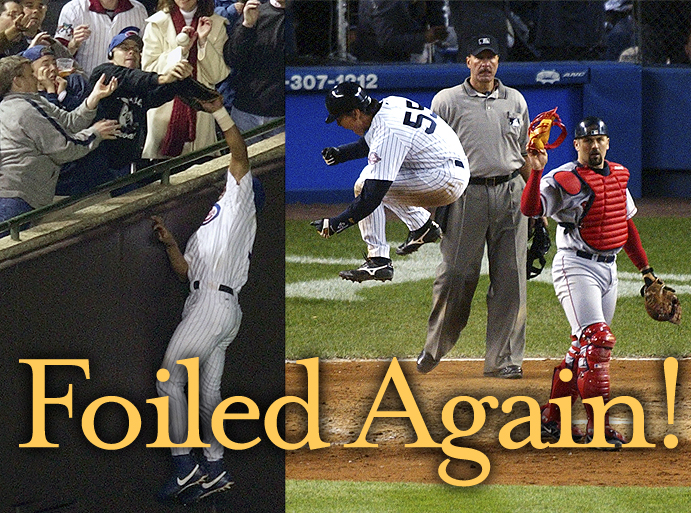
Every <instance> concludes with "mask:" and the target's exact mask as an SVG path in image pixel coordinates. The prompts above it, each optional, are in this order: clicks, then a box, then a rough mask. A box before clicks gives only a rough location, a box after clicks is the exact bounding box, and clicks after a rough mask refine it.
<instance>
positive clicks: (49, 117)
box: [0, 55, 119, 222]
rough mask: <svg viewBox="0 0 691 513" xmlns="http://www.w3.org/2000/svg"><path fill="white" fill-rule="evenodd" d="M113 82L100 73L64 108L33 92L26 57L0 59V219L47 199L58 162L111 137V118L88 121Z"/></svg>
mask: <svg viewBox="0 0 691 513" xmlns="http://www.w3.org/2000/svg"><path fill="white" fill-rule="evenodd" d="M116 87H117V80H116V79H113V80H111V81H110V82H109V83H108V84H106V83H105V77H102V78H101V80H99V81H98V83H97V84H96V85H95V87H94V89H93V91H92V92H91V94H90V95H89V96H88V98H87V99H86V100H84V102H83V103H82V104H81V105H80V106H79V107H77V108H76V109H75V110H73V111H72V112H67V111H64V110H61V109H59V108H57V107H55V106H54V105H52V104H51V103H50V102H48V101H47V100H46V99H44V98H42V97H41V96H40V95H39V94H38V81H37V79H36V77H35V76H34V74H33V72H32V69H31V62H30V61H29V60H28V59H26V58H24V57H20V56H18V55H13V56H10V57H5V58H3V59H0V96H1V97H2V101H1V102H0V222H2V221H5V220H7V219H9V218H11V217H15V216H17V215H19V214H22V213H24V212H28V211H30V210H33V209H35V208H40V207H43V206H46V205H48V204H50V203H51V202H52V201H53V197H54V195H55V183H56V182H57V179H58V173H59V172H60V166H61V165H62V164H64V163H66V162H70V161H72V160H76V159H78V158H81V157H83V156H84V155H86V154H87V153H89V152H90V151H91V150H93V149H95V148H96V147H97V146H98V145H99V143H100V142H101V140H103V139H114V138H115V135H116V134H117V131H118V127H119V125H118V122H117V121H115V120H102V121H98V122H97V123H95V124H94V125H93V126H89V125H91V123H92V121H93V120H94V117H95V116H96V107H97V106H98V102H99V101H100V100H101V99H102V98H105V97H106V96H109V95H110V94H111V93H112V92H113V91H114V90H115V88H116Z"/></svg>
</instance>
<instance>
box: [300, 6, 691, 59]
mask: <svg viewBox="0 0 691 513" xmlns="http://www.w3.org/2000/svg"><path fill="white" fill-rule="evenodd" d="M337 4H339V5H346V6H347V14H346V19H345V23H346V25H347V30H348V38H347V52H346V55H345V56H344V55H343V52H342V47H339V46H338V45H339V43H338V41H339V39H338V37H337V34H338V31H339V28H342V24H343V21H340V22H339V19H338V18H339V16H338V14H339V11H338V5H337ZM291 11H292V12H291V13H290V16H289V22H290V23H291V24H292V27H293V28H294V30H295V35H294V38H293V40H292V41H289V44H291V43H292V44H294V45H295V48H294V50H292V51H291V52H289V54H288V55H287V58H288V63H289V64H296V65H301V64H308V65H309V64H317V63H329V62H333V61H343V60H347V61H349V62H356V61H357V62H414V63H428V62H454V61H456V60H458V61H459V62H463V61H464V60H465V55H464V51H463V49H464V48H466V46H467V44H468V35H470V34H478V33H484V34H489V35H492V36H494V37H495V38H496V40H497V44H498V45H499V50H500V52H501V55H502V60H503V61H554V60H559V61H565V60H577V61H586V60H610V61H627V62H637V63H643V64H648V65H670V64H671V65H680V64H682V65H683V64H687V65H688V64H691V60H690V59H689V57H688V55H687V54H686V51H685V46H686V44H687V41H688V39H689V36H690V35H691V2H686V1H679V0H677V1H656V2H648V1H644V0H589V1H582V2H574V1H569V0H550V1H530V0H517V1H508V0H505V1H499V0H485V1H471V0H464V1H455V0H446V1H445V0H348V1H347V2H336V1H331V2H322V1H310V0H301V1H300V2H296V4H295V6H294V8H293V9H292V10H291ZM339 23H340V26H339ZM459 48H460V49H461V51H460V55H459V53H458V49H459Z"/></svg>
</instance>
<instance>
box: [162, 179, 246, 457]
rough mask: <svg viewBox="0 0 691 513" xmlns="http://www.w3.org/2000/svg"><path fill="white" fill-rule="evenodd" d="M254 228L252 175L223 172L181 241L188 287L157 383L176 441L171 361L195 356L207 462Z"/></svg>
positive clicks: (182, 413) (177, 397)
mask: <svg viewBox="0 0 691 513" xmlns="http://www.w3.org/2000/svg"><path fill="white" fill-rule="evenodd" d="M256 231H257V221H256V210H255V206H254V192H253V190H252V174H251V173H247V174H246V175H245V176H244V177H243V178H242V180H240V183H239V184H238V183H237V182H236V181H235V179H234V178H233V176H232V175H231V174H230V173H228V177H227V182H226V190H225V192H224V194H223V195H222V196H221V198H219V200H218V202H217V203H216V204H215V205H214V206H213V207H212V208H211V211H210V212H209V214H208V216H207V217H206V219H205V220H204V222H203V223H202V225H201V226H200V227H199V228H198V229H197V231H196V232H195V233H194V234H193V235H192V237H190V239H189V241H188V242H187V248H186V250H185V260H186V261H187V263H188V264H189V270H188V273H187V274H188V277H189V279H190V285H191V291H190V295H189V297H188V298H187V300H186V301H185V308H184V310H183V312H182V321H181V322H180V324H179V325H178V327H177V328H176V330H175V333H174V334H173V337H172V338H171V340H170V343H169V344H168V349H167V350H166V354H165V357H164V358H163V363H162V364H161V368H164V369H167V370H168V371H169V372H170V378H169V379H168V381H165V382H162V383H161V382H158V383H157V389H158V393H159V395H160V396H168V397H169V398H170V399H169V401H170V436H171V440H172V441H173V442H174V443H180V442H182V441H184V440H185V439H186V437H187V420H188V419H187V398H186V396H185V384H186V383H187V371H186V369H185V367H184V366H182V365H179V364H176V363H175V362H177V361H178V360H181V359H186V358H195V357H196V358H199V365H200V398H199V399H200V413H201V426H202V431H203V440H204V442H205V443H209V444H210V445H211V447H208V448H207V447H205V448H204V454H205V456H206V458H207V459H208V460H210V461H212V460H218V459H221V458H222V457H223V446H222V445H221V444H220V443H218V441H216V440H215V438H214V437H213V432H212V429H211V416H212V415H213V412H214V410H215V409H216V407H217V406H218V405H219V404H220V402H221V393H220V387H221V377H222V375H223V367H224V364H225V351H226V348H227V347H228V346H229V345H230V343H231V342H232V341H233V340H234V339H235V336H236V335H237V333H238V330H239V329H240V322H241V320H242V312H241V310H240V305H239V303H238V293H239V292H240V289H241V288H242V286H243V285H244V284H245V283H246V281H247V274H248V271H249V264H250V255H251V252H252V245H253V244H254V238H255V234H256ZM219 286H224V288H225V290H219ZM228 287H230V288H232V292H231V291H230V290H229V289H228ZM189 452H190V449H189V448H182V449H181V448H173V449H172V453H173V455H181V454H188V453H189Z"/></svg>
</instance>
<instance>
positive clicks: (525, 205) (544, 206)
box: [521, 117, 681, 450]
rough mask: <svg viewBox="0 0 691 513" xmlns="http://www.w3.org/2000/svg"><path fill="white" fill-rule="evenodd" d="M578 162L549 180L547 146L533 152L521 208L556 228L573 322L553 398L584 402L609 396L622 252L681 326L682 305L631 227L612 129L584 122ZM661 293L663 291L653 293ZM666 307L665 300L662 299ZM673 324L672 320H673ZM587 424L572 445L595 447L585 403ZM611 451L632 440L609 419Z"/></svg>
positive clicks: (550, 431) (555, 424)
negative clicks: (610, 156)
mask: <svg viewBox="0 0 691 513" xmlns="http://www.w3.org/2000/svg"><path fill="white" fill-rule="evenodd" d="M573 144H574V148H575V149H576V152H577V154H578V158H577V160H575V161H573V162H569V163H567V164H564V165H562V166H560V167H558V168H556V169H554V170H552V171H550V172H548V173H547V174H546V175H545V176H544V177H543V176H542V170H543V169H544V167H545V165H546V164H547V152H546V151H545V149H544V148H543V149H537V147H534V148H533V149H530V150H529V151H528V156H527V159H528V161H529V163H530V165H531V166H532V171H531V174H530V178H529V179H528V182H527V184H526V187H525V189H524V191H523V197H522V199H521V211H522V212H523V213H524V214H525V215H527V216H531V217H537V216H543V215H547V216H550V217H552V218H553V219H554V220H555V221H556V222H557V223H558V227H557V237H556V240H557V253H556V255H555V256H554V260H553V263H552V277H553V280H554V290H555V292H556V293H557V297H558V298H559V301H560V303H561V304H562V306H563V308H564V312H565V314H566V317H567V319H568V321H569V324H570V325H571V347H570V349H569V351H568V352H567V354H566V356H565V357H564V360H563V361H562V362H561V363H560V364H559V365H558V366H557V367H556V368H555V369H554V375H553V378H552V389H551V392H550V399H553V398H558V397H569V396H570V397H571V401H572V403H573V402H575V401H576V399H577V398H578V396H579V395H580V397H581V398H583V399H588V398H591V397H602V398H603V400H604V402H605V403H606V402H607V401H609V397H610V373H609V362H610V358H611V355H612V350H613V349H614V345H615V343H616V337H615V336H614V333H612V330H611V328H610V324H611V322H612V318H613V316H614V310H615V307H616V301H617V283H618V280H617V263H616V259H617V254H618V253H619V252H620V251H621V250H622V249H623V250H624V251H625V252H626V254H627V256H628V257H629V258H630V259H631V261H632V262H633V264H634V265H635V266H636V268H638V269H639V270H640V271H641V274H642V276H643V279H644V283H645V285H644V291H643V292H644V295H645V294H646V291H647V293H648V294H649V295H650V296H651V299H650V301H648V300H647V301H646V305H647V303H648V302H650V303H653V299H652V296H653V295H655V296H656V297H657V296H663V297H664V296H666V297H667V298H669V299H668V300H667V303H668V304H669V306H668V307H666V309H664V310H663V309H662V308H661V309H660V311H662V312H663V313H662V314H661V315H659V316H660V320H670V321H672V322H674V320H677V321H678V317H675V316H677V315H679V316H680V315H681V310H680V309H679V307H678V305H679V303H678V300H675V299H676V298H675V299H671V296H669V294H670V293H671V294H673V292H671V289H669V287H667V291H666V292H665V291H664V289H665V287H664V284H663V283H662V281H661V280H659V278H657V277H656V276H655V274H654V273H653V270H652V268H651V267H650V265H649V264H648V257H647V255H646V253H645V251H644V250H643V246H642V244H641V238H640V235H639V233H638V230H637V229H636V225H635V224H634V222H633V219H632V218H633V216H634V214H635V213H636V206H635V204H634V202H633V199H632V197H631V194H630V193H629V190H628V187H627V183H628V179H629V171H628V169H626V168H625V167H624V166H622V165H620V164H616V163H614V162H609V161H607V160H605V156H606V154H607V150H609V132H608V129H607V126H606V125H605V123H604V121H602V120H601V119H600V118H596V117H587V118H585V119H583V120H582V121H581V122H580V123H578V125H577V126H576V129H575V131H574V143H573ZM656 290H659V291H660V293H659V294H657V293H656V292H655V291H656ZM660 303H661V304H662V301H660ZM673 319H674V320H673ZM564 369H569V370H571V371H572V378H571V379H570V380H569V381H568V382H566V381H562V380H561V379H560V371H562V370H564ZM586 414H587V417H588V423H587V427H586V431H585V432H582V431H581V430H580V429H578V428H576V427H572V428H571V431H572V436H573V439H574V441H576V442H578V441H585V442H586V443H588V442H590V441H591V440H592V438H593V430H594V425H595V419H594V417H593V410H592V408H591V407H590V406H589V405H586ZM604 420H605V433H604V434H605V439H606V441H607V447H605V448H606V449H610V450H616V449H619V448H620V447H621V446H622V445H623V444H625V443H627V442H626V439H625V438H624V436H623V435H622V434H621V433H619V432H618V431H616V430H615V429H614V428H612V426H610V423H609V415H605V419H604ZM542 435H543V438H546V439H551V440H558V439H559V438H560V436H561V425H560V415H559V409H558V407H557V406H555V405H554V404H553V403H548V404H547V405H545V406H544V407H543V409H542Z"/></svg>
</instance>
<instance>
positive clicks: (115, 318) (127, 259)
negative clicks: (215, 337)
mask: <svg viewBox="0 0 691 513" xmlns="http://www.w3.org/2000/svg"><path fill="white" fill-rule="evenodd" d="M283 151H284V147H283V146H282V147H281V153H282V152H283ZM217 160H218V161H221V162H222V164H221V166H225V165H227V157H225V158H224V157H221V158H219V159H217ZM283 165H284V162H283V155H282V154H281V155H280V158H277V159H273V160H268V161H266V162H264V164H263V165H261V166H255V169H254V170H255V171H257V170H259V171H260V172H261V171H265V172H264V173H263V174H261V176H260V180H261V181H262V183H263V186H264V188H265V191H266V205H265V207H264V210H263V211H262V212H261V213H260V214H259V216H258V232H257V238H256V243H255V246H254V252H253V255H252V263H251V270H250V276H249V281H248V283H247V284H246V286H245V287H244V288H243V289H242V291H241V293H240V303H241V305H242V310H243V321H242V327H241V330H240V333H239V335H238V337H237V339H236V340H235V341H234V342H233V343H232V344H231V346H230V347H229V348H228V350H227V358H226V365H225V372H224V380H223V386H222V395H223V397H229V396H236V395H237V396H245V397H248V398H250V399H252V400H253V401H255V402H256V403H257V405H258V406H259V409H260V412H261V413H262V420H259V421H233V422H230V421H228V422H226V432H227V434H228V436H229V438H230V439H231V440H234V441H237V442H247V441H250V440H253V439H254V438H256V437H257V436H258V437H260V438H261V439H262V441H261V442H260V443H259V444H258V445H257V446H255V447H254V448H252V449H249V450H246V451H231V450H226V456H225V459H226V463H227V465H228V467H229V469H230V471H231V473H232V474H233V475H234V477H235V480H236V483H237V484H236V485H235V487H234V488H233V489H232V490H231V491H230V492H228V493H225V494H218V496H217V497H216V498H215V499H214V501H215V507H216V508H217V511H248V512H266V511H282V510H283V507H284V500H285V499H284V476H285V474H284V453H283V451H282V450H279V449H278V448H276V447H275V446H274V445H273V444H272V443H271V442H270V441H269V440H268V438H267V436H266V434H265V431H264V425H263V414H264V412H265V411H266V409H267V408H268V406H269V405H270V404H271V403H272V402H274V401H275V400H276V399H278V398H280V397H283V395H284V250H283V248H284V224H283V219H284V208H283V207H284V167H283ZM219 171H220V174H219V173H216V175H215V176H216V180H214V181H212V182H211V183H207V184H206V185H203V186H201V187H196V188H193V189H192V190H188V191H186V192H184V193H181V194H175V190H176V187H181V186H179V185H171V186H169V187H167V188H162V189H161V191H165V198H164V199H161V198H160V197H158V196H157V194H155V193H154V194H153V196H152V198H150V199H149V200H142V201H141V202H140V203H141V207H140V208H134V209H133V210H132V211H130V213H129V214H126V215H122V216H111V217H110V218H109V219H108V220H107V221H101V222H97V223H94V225H93V227H92V228H90V229H85V230H79V229H76V230H73V234H72V235H71V236H67V237H57V238H55V240H53V241H52V242H51V243H50V244H48V245H47V246H45V247H42V248H37V249H34V250H31V251H29V252H26V253H24V254H22V255H20V256H15V257H12V258H9V259H5V260H0V311H2V319H3V320H2V331H1V333H2V335H1V341H2V344H1V347H2V349H3V356H2V359H0V362H1V363H0V375H2V377H3V380H4V382H5V385H4V386H3V387H2V390H1V391H0V418H1V419H2V423H1V425H2V429H3V432H2V438H1V440H2V445H1V449H0V461H3V462H4V463H5V464H6V469H7V472H5V476H4V478H3V479H2V480H1V481H0V511H12V512H13V513H34V512H38V511H42V512H47V511H59V512H61V513H68V512H69V513H71V512H84V513H93V512H96V511H98V512H106V513H110V512H113V513H115V512H117V513H130V512H131V513H142V512H146V513H155V512H164V511H165V512H174V511H210V510H211V505H212V501H211V500H208V501H206V502H205V503H202V504H200V505H199V506H197V507H194V508H191V509H190V508H184V507H182V506H179V507H171V506H169V505H162V504H159V503H158V502H157V501H156V500H155V494H156V492H157V491H158V489H159V488H160V487H161V486H162V484H163V483H164V481H165V480H166V479H167V478H168V477H169V473H170V472H172V464H171V458H170V451H169V450H168V449H151V448H146V447H145V445H146V444H147V443H152V442H153V441H154V440H155V438H156V426H157V418H158V417H157V415H156V411H155V409H154V407H153V406H152V405H150V404H146V400H147V399H151V398H154V397H156V388H155V383H156V377H155V376H156V371H157V370H158V368H159V365H160V362H161V360H162V357H163V354H164V352H165V349H166V346H167V343H168V340H169V339H170V336H171V335H172V333H173V331H174V329H175V327H176V326H177V324H178V322H179V321H180V313H181V311H182V307H183V302H184V300H185V297H186V294H187V288H186V286H185V285H184V284H182V283H180V282H178V281H177V279H176V277H175V276H174V274H173V273H172V271H171V270H170V267H169V264H168V261H167V257H166V254H165V250H164V249H163V248H162V246H161V244H160V243H159V242H158V241H157V240H156V239H155V238H154V237H153V235H152V231H151V224H152V223H151V221H150V218H149V217H150V216H151V215H152V214H158V215H161V216H163V217H164V219H165V220H166V222H167V224H168V226H169V228H170V229H171V231H172V232H173V233H174V234H175V235H176V237H177V239H178V241H179V243H180V244H181V247H184V244H185V242H186V240H187V239H188V237H189V236H190V235H191V234H192V233H193V231H194V230H195V229H196V228H197V227H198V226H199V225H200V223H201V222H202V221H203V220H204V218H205V216H206V214H207V212H208V211H209V209H210V207H211V205H213V203H214V202H215V201H216V199H217V198H218V196H219V192H220V190H221V188H222V186H223V185H224V181H225V179H224V177H225V173H224V172H223V170H222V169H220V170H219ZM219 178H222V179H220V180H219ZM147 187H148V188H152V187H154V186H153V185H151V186H147ZM133 194H137V192H135V193H133ZM161 194H163V192H162V193H161ZM109 201H110V202H111V203H112V204H116V203H117V202H119V201H122V202H125V201H127V199H126V197H124V196H123V197H120V198H114V199H112V200H109ZM37 228H39V227H37ZM26 237H29V235H28V234H27V235H26ZM2 254H3V253H2V251H0V257H1V256H2ZM38 358H47V359H58V358H61V359H78V358H79V359H88V360H89V371H90V379H86V378H85V375H84V372H83V371H82V370H81V369H80V368H78V367H67V366H65V367H49V369H48V371H47V387H46V388H47V396H48V397H51V396H53V397H59V396H64V395H65V394H66V393H67V390H68V386H69V385H70V384H71V385H72V395H73V404H74V406H73V412H72V418H69V417H68V412H67V409H66V408H65V407H63V406H59V405H49V406H47V407H46V412H47V413H46V425H47V428H46V434H47V439H48V441H49V442H52V443H57V444H59V446H60V447H59V448H53V449H27V448H19V447H18V445H19V444H23V443H27V442H28V441H29V439H30V438H31V433H32V425H31V422H32V406H33V405H32V399H31V387H32V374H31V370H30V367H29V366H28V365H26V364H20V363H19V360H20V359H38ZM104 396H119V397H122V398H124V399H127V400H128V401H130V402H132V403H133V404H134V405H135V406H136V408H137V409H138V410H139V413H140V414H141V417H142V430H141V433H140V434H139V436H138V437H137V439H136V440H135V441H134V442H133V443H132V444H131V445H129V446H128V447H126V448H124V449H120V450H116V451H107V450H103V449H99V448H96V447H95V446H94V445H92V444H91V443H90V442H89V441H88V440H87V439H86V437H85V436H84V434H83V431H82V425H81V421H82V415H83V413H84V410H85V408H86V406H87V405H89V404H90V403H91V402H92V401H94V400H96V399H98V398H101V397H104ZM231 411H238V412H242V411H243V408H238V409H237V410H232V409H231ZM245 411H246V409H245ZM95 424H96V432H97V433H98V435H99V436H100V438H101V439H102V440H103V441H104V442H107V443H116V442H119V441H120V440H122V438H123V436H124V435H125V433H126V432H127V415H126V414H125V410H124V409H123V408H122V407H121V406H119V405H115V404H111V405H106V406H103V407H102V408H101V409H99V412H98V414H97V416H96V421H95ZM281 432H282V429H281ZM214 511H216V510H214Z"/></svg>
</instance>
